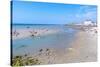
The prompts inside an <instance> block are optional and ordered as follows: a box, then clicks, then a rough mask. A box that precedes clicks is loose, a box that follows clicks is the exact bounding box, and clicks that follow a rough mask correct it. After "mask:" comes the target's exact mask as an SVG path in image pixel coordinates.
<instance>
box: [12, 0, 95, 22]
mask: <svg viewBox="0 0 100 67" xmlns="http://www.w3.org/2000/svg"><path fill="white" fill-rule="evenodd" d="M12 6H13V10H12V11H13V23H14V24H68V23H81V22H83V21H84V20H87V19H90V20H92V21H94V22H96V21H97V19H96V18H97V6H95V5H72V4H58V3H43V2H30V1H29V2H28V1H13V5H12Z"/></svg>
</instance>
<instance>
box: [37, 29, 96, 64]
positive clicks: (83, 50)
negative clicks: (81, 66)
mask: <svg viewBox="0 0 100 67" xmlns="http://www.w3.org/2000/svg"><path fill="white" fill-rule="evenodd" d="M71 45H72V46H70V47H69V48H66V49H65V51H64V52H60V51H58V50H55V49H52V48H49V49H50V50H49V51H50V54H49V55H47V54H48V52H46V51H45V49H44V51H43V52H42V53H41V55H36V56H35V57H37V58H38V59H39V60H40V61H41V62H42V63H41V64H58V63H59V64H60V63H77V62H95V61H97V33H94V32H90V31H88V32H86V31H80V32H78V33H77V34H76V39H75V40H74V41H73V42H72V43H71Z"/></svg>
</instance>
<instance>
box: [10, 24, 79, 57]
mask: <svg viewBox="0 0 100 67" xmlns="http://www.w3.org/2000/svg"><path fill="white" fill-rule="evenodd" d="M27 27H29V28H34V29H41V28H44V29H59V30H60V31H59V32H57V33H55V34H49V35H45V36H39V37H26V38H20V39H14V40H13V41H12V49H13V56H16V55H24V54H34V53H36V52H37V51H39V50H40V49H41V48H54V49H57V50H64V49H65V48H67V47H70V46H71V45H70V43H71V42H72V41H73V40H74V39H75V34H76V33H77V30H75V29H72V28H69V27H67V26H66V27H65V26H64V25H13V29H16V30H17V29H25V28H27Z"/></svg>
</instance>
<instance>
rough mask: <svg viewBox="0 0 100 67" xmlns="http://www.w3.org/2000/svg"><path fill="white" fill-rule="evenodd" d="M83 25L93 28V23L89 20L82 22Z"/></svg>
mask: <svg viewBox="0 0 100 67" xmlns="http://www.w3.org/2000/svg"><path fill="white" fill-rule="evenodd" d="M83 25H86V26H88V25H91V26H93V25H94V23H93V22H92V21H91V20H86V21H84V22H83Z"/></svg>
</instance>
